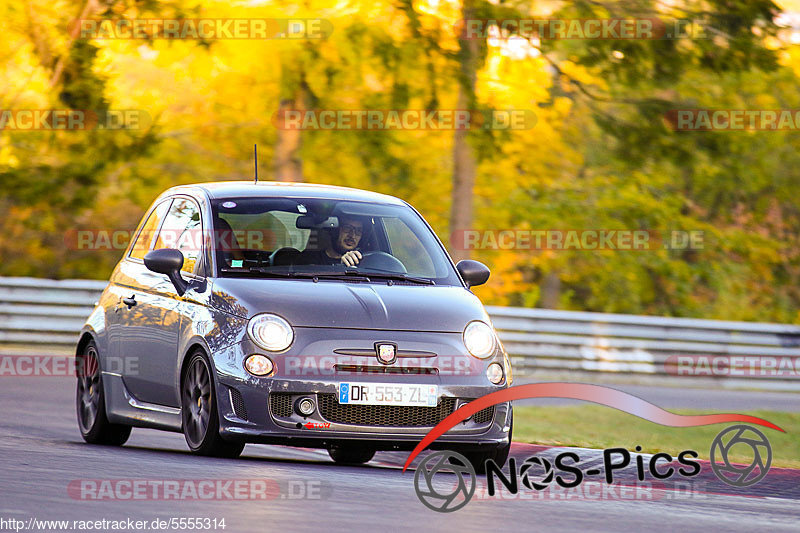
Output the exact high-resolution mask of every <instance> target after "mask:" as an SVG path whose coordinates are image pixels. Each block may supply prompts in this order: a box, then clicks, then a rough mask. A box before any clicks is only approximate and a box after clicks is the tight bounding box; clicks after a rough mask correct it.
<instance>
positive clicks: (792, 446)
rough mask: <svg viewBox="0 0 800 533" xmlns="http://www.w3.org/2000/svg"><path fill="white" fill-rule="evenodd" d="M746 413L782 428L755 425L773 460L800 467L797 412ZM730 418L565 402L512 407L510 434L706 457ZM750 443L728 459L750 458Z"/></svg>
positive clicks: (587, 445)
mask: <svg viewBox="0 0 800 533" xmlns="http://www.w3.org/2000/svg"><path fill="white" fill-rule="evenodd" d="M674 412H676V413H680V414H708V411H696V410H677V411H674ZM743 414H748V415H753V416H757V417H760V418H763V419H765V420H769V421H770V422H772V423H773V424H776V425H777V426H779V427H781V428H783V430H784V431H786V433H780V432H779V431H775V430H773V429H769V428H764V427H760V426H756V427H757V428H758V429H759V430H760V431H761V432H762V433H764V434H765V435H766V436H767V438H768V439H769V442H770V444H771V445H772V466H776V467H787V468H800V413H784V412H778V411H764V410H758V411H748V412H747V413H743ZM729 425H730V424H714V425H712V426H701V427H693V428H674V427H669V426H660V425H658V424H654V423H652V422H648V421H646V420H642V419H641V418H638V417H635V416H633V415H629V414H626V413H622V412H620V411H617V410H616V409H611V408H608V407H601V406H597V405H579V406H569V407H535V406H524V407H514V437H513V438H514V440H515V441H518V442H529V443H533V444H543V445H550V446H576V447H581V448H615V447H622V448H627V449H629V450H633V448H634V447H635V446H637V445H639V446H641V447H642V452H643V453H656V452H666V453H669V454H672V455H673V456H676V455H677V454H678V452H680V451H682V450H695V451H696V452H697V453H698V454H699V455H700V459H708V458H709V457H708V456H709V450H710V448H711V442H712V441H713V440H714V437H715V436H716V435H717V433H719V432H720V431H722V430H723V429H725V428H726V427H728V426H729ZM749 450H750V448H749V447H748V446H747V445H745V444H739V445H736V446H734V447H733V448H732V450H731V451H732V452H733V453H732V455H731V461H733V462H739V463H750V462H752V459H753V456H752V454H751V453H749Z"/></svg>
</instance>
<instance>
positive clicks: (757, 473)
mask: <svg viewBox="0 0 800 533" xmlns="http://www.w3.org/2000/svg"><path fill="white" fill-rule="evenodd" d="M734 446H739V447H742V446H749V447H750V449H751V450H752V454H753V462H752V463H751V464H749V465H733V464H731V462H730V460H729V456H730V452H731V449H732V448H733V447H734ZM771 464H772V446H770V443H769V440H768V439H767V436H766V435H764V434H763V433H762V432H760V431H759V430H757V429H756V428H754V427H752V426H747V425H744V424H739V425H736V426H731V427H729V428H726V429H724V430H723V431H721V432H720V433H719V434H718V435H717V436H716V437H714V441H713V442H712V443H711V469H712V470H713V471H714V474H715V475H716V476H717V478H719V480H720V481H722V482H724V483H727V484H728V485H731V486H734V487H748V486H750V485H754V484H755V483H758V482H759V481H761V480H762V479H763V478H764V476H766V475H767V472H769V467H770V465H771Z"/></svg>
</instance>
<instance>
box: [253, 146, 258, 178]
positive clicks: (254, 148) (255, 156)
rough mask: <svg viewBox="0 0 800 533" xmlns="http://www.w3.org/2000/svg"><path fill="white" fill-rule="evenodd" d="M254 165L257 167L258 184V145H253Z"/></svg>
mask: <svg viewBox="0 0 800 533" xmlns="http://www.w3.org/2000/svg"><path fill="white" fill-rule="evenodd" d="M253 164H255V166H256V183H258V145H257V144H254V145H253Z"/></svg>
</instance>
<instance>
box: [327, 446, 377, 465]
mask: <svg viewBox="0 0 800 533" xmlns="http://www.w3.org/2000/svg"><path fill="white" fill-rule="evenodd" d="M328 455H330V456H331V459H333V460H334V462H336V463H337V464H348V465H362V464H364V463H367V462H369V461H370V460H371V459H372V458H373V457H375V450H374V449H372V448H368V447H363V446H341V445H338V444H334V445H332V446H330V447H329V448H328Z"/></svg>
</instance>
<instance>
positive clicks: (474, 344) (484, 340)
mask: <svg viewBox="0 0 800 533" xmlns="http://www.w3.org/2000/svg"><path fill="white" fill-rule="evenodd" d="M464 346H466V347H467V350H468V351H469V353H471V354H472V355H474V356H475V357H478V358H480V359H485V358H487V357H489V356H490V355H492V354H493V353H494V346H495V338H494V330H493V329H492V328H491V326H489V325H488V324H487V323H485V322H481V321H479V320H475V321H474V322H470V323H469V324H467V327H466V328H464Z"/></svg>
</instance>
